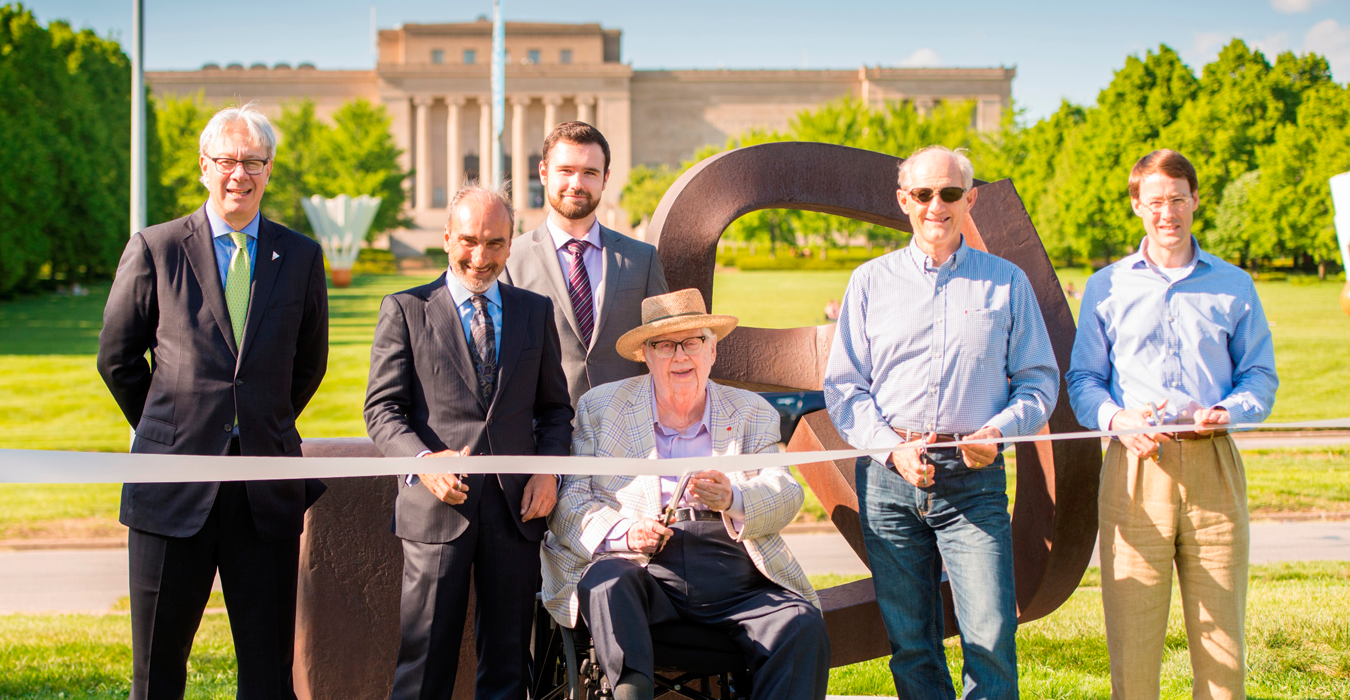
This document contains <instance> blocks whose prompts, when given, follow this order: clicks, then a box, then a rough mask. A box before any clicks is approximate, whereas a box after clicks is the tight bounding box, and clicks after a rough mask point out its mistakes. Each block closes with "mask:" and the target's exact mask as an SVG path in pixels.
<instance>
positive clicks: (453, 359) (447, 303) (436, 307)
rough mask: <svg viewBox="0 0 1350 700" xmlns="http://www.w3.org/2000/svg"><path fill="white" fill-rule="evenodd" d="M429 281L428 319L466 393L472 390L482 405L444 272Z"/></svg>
mask: <svg viewBox="0 0 1350 700" xmlns="http://www.w3.org/2000/svg"><path fill="white" fill-rule="evenodd" d="M432 284H433V285H434V286H433V288H432V291H431V294H429V295H427V309H426V316H427V323H429V324H430V325H431V330H432V332H433V333H435V334H436V335H437V336H438V337H440V338H441V341H442V342H443V343H444V344H445V355H447V356H448V357H449V358H450V364H452V365H454V366H455V371H457V372H459V376H460V379H463V380H464V386H466V387H469V393H470V394H473V396H474V399H475V400H476V401H478V405H479V406H483V399H482V397H480V396H479V395H478V371H477V370H475V369H474V367H473V359H472V356H471V355H470V354H469V341H468V340H466V339H465V338H464V324H462V323H461V322H460V320H459V311H457V310H456V309H455V298H454V297H452V296H450V290H449V289H446V287H445V275H444V274H442V275H441V276H440V277H438V278H436V281H435V282H433V283H432ZM483 410H484V411H486V410H487V406H483Z"/></svg>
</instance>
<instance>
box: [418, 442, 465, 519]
mask: <svg viewBox="0 0 1350 700" xmlns="http://www.w3.org/2000/svg"><path fill="white" fill-rule="evenodd" d="M467 456H469V447H468V446H467V445H466V446H465V447H464V449H462V450H459V451H458V452H456V451H455V450H441V451H440V452H433V453H431V454H429V455H424V457H423V458H424V459H430V458H432V457H467ZM417 478H418V479H419V480H421V482H422V485H423V486H425V487H427V490H428V491H430V492H431V495H433V496H435V497H436V498H439V499H441V501H442V502H443V503H449V504H450V505H452V506H457V505H459V504H461V503H463V502H464V501H467V500H468V499H469V485H468V484H466V483H464V482H462V481H460V480H459V478H458V477H456V476H455V475H454V474H418V475H417Z"/></svg>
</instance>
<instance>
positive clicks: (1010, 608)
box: [825, 146, 1059, 698]
mask: <svg viewBox="0 0 1350 700" xmlns="http://www.w3.org/2000/svg"><path fill="white" fill-rule="evenodd" d="M973 170H974V169H973V168H972V167H971V164H970V160H969V159H968V158H967V157H966V156H965V155H964V154H963V153H961V152H953V151H950V150H948V149H946V148H943V147H941V146H931V147H928V148H925V149H921V150H919V151H917V152H916V153H914V155H912V156H910V158H909V159H908V160H905V161H904V162H903V163H902V164H901V166H900V177H899V187H898V190H897V193H896V196H897V197H898V199H899V201H900V207H901V208H902V209H904V211H905V213H906V214H908V215H909V221H910V224H911V226H912V227H913V230H914V237H913V240H912V241H911V242H910V245H909V246H908V247H906V248H903V249H901V250H898V251H896V252H894V253H890V254H889V255H885V256H883V257H881V258H878V259H876V260H873V261H871V262H868V263H866V264H864V265H862V266H861V267H859V268H858V269H857V270H856V271H855V272H854V273H853V277H852V279H850V280H849V285H848V290H847V291H846V292H845V293H844V304H843V311H842V313H841V315H840V317H839V325H838V330H837V331H836V332H835V336H834V345H833V347H832V348H831V350H830V360H829V365H828V367H827V369H826V372H825V402H826V404H827V406H828V407H829V411H830V418H831V419H832V420H833V421H834V424H835V426H836V427H837V428H838V429H839V432H840V433H842V434H843V436H844V438H845V439H846V440H848V442H849V443H850V444H852V445H855V446H857V447H889V446H892V445H896V443H897V442H901V443H904V444H902V445H899V446H897V448H896V450H895V451H894V452H892V453H890V455H889V456H887V458H886V460H885V461H884V462H882V461H877V460H875V459H872V458H863V459H860V460H858V465H857V488H858V499H859V506H860V507H859V511H860V513H861V515H862V526H863V538H864V542H865V543H866V546H867V558H868V560H869V562H870V563H871V567H872V572H873V574H874V575H875V579H874V580H875V582H876V590H877V602H878V603H879V604H880V606H881V614H882V618H883V620H884V621H885V624H886V634H887V636H888V637H889V639H890V643H891V664H890V665H891V674H892V676H894V679H895V689H896V693H897V694H898V695H899V696H900V697H902V698H955V697H956V692H955V689H954V688H953V686H952V681H951V675H950V672H949V671H948V669H947V661H946V657H945V655H944V653H943V649H942V636H943V626H942V624H943V623H942V617H943V614H942V595H941V592H940V589H939V588H938V585H939V582H940V580H941V575H942V568H943V565H944V564H945V565H946V569H947V573H948V575H949V577H950V580H951V586H952V594H953V595H954V596H955V599H956V610H957V617H958V619H959V620H960V628H961V630H960V631H961V648H962V651H963V652H964V654H965V665H964V677H965V683H964V687H965V697H967V698H1016V697H1017V654H1016V643H1015V635H1016V631H1017V602H1016V599H1015V597H1014V591H1013V561H1012V536H1011V531H1012V524H1011V520H1010V519H1009V517H1008V497H1007V493H1006V492H1005V489H1006V487H1007V479H1006V477H1005V474H1004V470H1003V456H1002V454H1000V451H999V449H998V447H997V446H995V445H969V446H963V447H960V448H956V447H946V448H936V449H927V450H925V449H924V447H923V446H924V445H926V444H933V443H934V442H949V441H953V440H955V439H957V438H961V437H969V438H997V437H1007V436H1017V435H1029V434H1033V433H1036V432H1037V431H1039V430H1040V429H1041V428H1042V427H1043V426H1044V425H1045V423H1046V420H1047V419H1048V418H1049V416H1050V412H1051V411H1052V410H1053V409H1054V407H1055V398H1056V397H1057V396H1058V394H1059V370H1058V368H1057V367H1056V365H1055V357H1054V353H1053V351H1052V350H1051V348H1050V337H1049V335H1048V334H1047V333H1046V330H1045V321H1044V319H1042V318H1041V312H1040V308H1039V307H1038V306H1037V303H1036V297H1035V294H1034V293H1033V292H1032V289H1031V283H1030V282H1029V281H1028V280H1027V276H1026V275H1025V274H1024V273H1023V272H1022V271H1021V270H1020V269H1018V267H1017V266H1016V265H1013V264H1012V263H1010V262H1008V261H1006V260H1003V259H1001V258H998V257H995V256H993V255H990V254H988V253H985V252H982V251H979V250H975V249H973V248H971V247H970V246H968V245H966V242H965V239H964V237H963V236H962V235H961V226H962V223H963V222H964V221H965V220H966V215H967V213H968V212H969V211H970V208H971V207H972V206H974V204H975V197H976V194H977V193H976V191H975V190H973V189H971V184H972V181H973V178H974V172H973Z"/></svg>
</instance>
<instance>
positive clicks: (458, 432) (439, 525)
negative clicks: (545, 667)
mask: <svg viewBox="0 0 1350 700" xmlns="http://www.w3.org/2000/svg"><path fill="white" fill-rule="evenodd" d="M512 223H513V213H512V211H511V205H510V203H509V200H508V199H507V198H506V197H505V196H503V194H502V193H501V192H500V191H498V190H495V189H488V188H484V187H481V186H478V185H468V186H466V187H465V188H464V189H461V190H460V191H459V192H458V193H456V194H455V196H454V198H453V199H452V200H451V202H450V221H449V223H447V224H446V227H445V251H446V253H447V254H448V255H449V258H450V268H449V271H448V273H447V274H445V275H442V276H441V277H439V278H438V279H437V280H436V281H435V282H432V283H431V284H428V285H425V286H422V287H416V288H414V289H409V290H408V291H405V292H399V293H397V294H391V295H390V296H387V297H385V299H384V303H383V304H382V305H381V306H380V320H379V323H378V325H377V326H376V328H375V342H374V345H373V346H372V347H371V351H370V383H369V386H368V388H367V391H366V411H365V415H366V428H367V430H368V431H369V433H370V437H371V439H372V440H374V441H375V444H376V446H378V447H379V448H380V452H382V453H383V454H384V455H385V456H386V457H414V456H416V457H426V458H428V459H429V460H430V461H429V462H428V465H427V469H426V472H427V473H424V474H416V475H409V476H407V477H406V478H403V479H400V480H399V493H398V500H397V501H396V502H395V506H394V533H395V534H396V535H398V536H399V537H400V538H402V540H403V600H402V612H401V618H402V640H401V642H400V644H399V652H398V668H397V670H396V671H395V674H394V689H393V696H392V697H393V698H395V699H396V700H397V699H402V698H409V699H411V698H449V697H450V694H451V692H452V691H453V689H454V686H455V671H456V667H457V666H458V663H459V644H460V639H461V636H462V633H463V630H464V618H465V610H466V608H467V605H468V594H469V582H470V573H471V572H472V576H473V584H474V589H475V591H476V592H477V606H478V607H477V620H476V634H477V640H478V647H477V648H478V678H477V691H476V692H477V697H478V698H479V699H480V700H487V699H492V700H524V698H525V692H526V680H527V679H528V678H529V642H530V623H531V622H532V620H533V616H534V595H535V593H536V592H538V590H539V542H540V540H542V539H543V537H544V531H545V528H546V524H545V519H544V518H545V516H547V515H548V514H549V512H551V511H552V510H553V505H554V503H555V502H556V500H557V480H556V477H554V476H553V475H551V474H540V475H535V476H528V475H507V474H502V475H494V474H487V475H485V474H474V475H471V476H468V477H457V476H456V475H454V474H447V473H444V472H453V471H454V469H455V465H454V461H453V460H450V459H440V460H436V459H434V458H437V457H454V456H456V455H534V454H541V455H567V454H568V453H569V452H570V448H571V439H572V423H571V422H572V407H571V402H570V400H569V398H568V395H567V379H566V376H565V375H564V374H563V370H562V363H561V350H560V348H559V345H558V331H557V329H556V328H555V327H554V325H553V304H552V302H551V301H549V299H548V298H547V297H544V296H540V295H538V294H535V293H533V292H528V291H525V290H523V289H517V288H515V287H511V286H509V285H504V284H500V283H498V281H497V276H498V275H500V274H501V271H502V269H503V266H504V265H505V263H506V260H507V258H508V257H509V256H510V254H511V230H512Z"/></svg>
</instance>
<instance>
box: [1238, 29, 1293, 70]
mask: <svg viewBox="0 0 1350 700" xmlns="http://www.w3.org/2000/svg"><path fill="white" fill-rule="evenodd" d="M1247 45H1248V46H1250V47H1252V48H1254V49H1256V50H1258V51H1260V52H1261V53H1263V54H1265V55H1266V60H1267V61H1270V62H1271V63H1274V62H1275V57H1277V56H1279V55H1280V52H1281V51H1286V50H1288V49H1289V32H1276V33H1274V34H1267V35H1266V37H1265V38H1264V39H1249V40H1248V41H1247Z"/></svg>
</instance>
